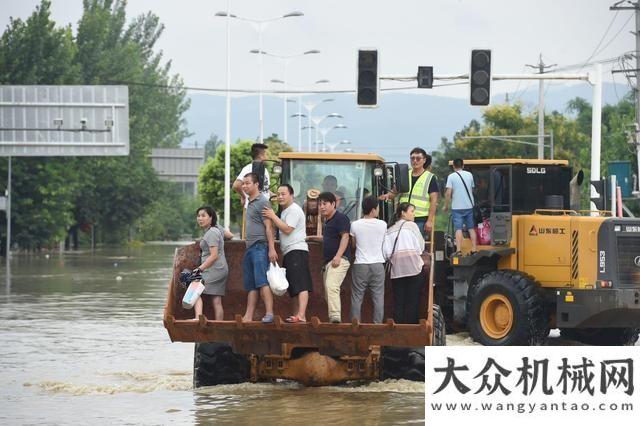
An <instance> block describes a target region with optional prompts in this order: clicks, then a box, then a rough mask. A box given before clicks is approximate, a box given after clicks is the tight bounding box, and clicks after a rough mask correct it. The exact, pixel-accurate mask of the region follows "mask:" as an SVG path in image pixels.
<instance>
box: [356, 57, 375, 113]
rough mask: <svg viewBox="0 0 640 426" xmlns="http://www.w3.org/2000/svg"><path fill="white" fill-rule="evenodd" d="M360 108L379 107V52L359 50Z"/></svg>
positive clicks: (358, 97) (358, 98) (358, 95)
mask: <svg viewBox="0 0 640 426" xmlns="http://www.w3.org/2000/svg"><path fill="white" fill-rule="evenodd" d="M357 100H358V105H359V106H364V107H375V106H378V51H377V50H375V49H368V50H366V49H361V50H358V93H357Z"/></svg>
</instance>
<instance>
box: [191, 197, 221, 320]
mask: <svg viewBox="0 0 640 426" xmlns="http://www.w3.org/2000/svg"><path fill="white" fill-rule="evenodd" d="M197 221H198V225H199V226H200V227H201V228H202V229H203V230H204V235H203V236H202V239H201V240H200V249H201V251H202V254H201V255H200V264H199V266H198V267H197V268H196V270H199V271H200V272H201V273H202V281H203V284H204V286H205V288H204V292H203V293H202V294H203V295H205V294H206V295H209V296H211V298H212V302H213V313H214V319H215V320H216V321H222V318H223V317H224V310H223V308H222V296H224V294H225V290H226V286H227V277H228V275H229V267H228V266H227V260H226V259H225V257H224V237H225V235H226V234H227V232H226V231H225V230H224V229H223V228H222V227H221V226H219V225H218V223H217V222H218V216H217V215H216V212H215V210H213V208H211V207H209V206H203V207H200V208H199V209H198V212H197ZM195 314H196V317H195V319H198V317H199V316H200V315H201V314H202V298H199V299H198V301H197V302H196V304H195Z"/></svg>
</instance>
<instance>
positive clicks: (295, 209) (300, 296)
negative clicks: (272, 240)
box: [262, 184, 313, 323]
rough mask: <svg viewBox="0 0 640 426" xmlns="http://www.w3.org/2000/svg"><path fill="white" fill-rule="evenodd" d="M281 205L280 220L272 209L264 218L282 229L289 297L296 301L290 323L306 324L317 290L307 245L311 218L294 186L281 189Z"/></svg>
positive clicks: (282, 246) (283, 185) (263, 214)
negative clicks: (297, 199)
mask: <svg viewBox="0 0 640 426" xmlns="http://www.w3.org/2000/svg"><path fill="white" fill-rule="evenodd" d="M278 204H279V205H280V209H281V213H280V217H278V216H277V215H276V213H275V212H274V211H273V210H272V209H270V208H267V207H265V208H264V209H262V216H263V217H265V218H269V219H271V221H272V222H273V223H274V224H275V225H276V226H277V227H278V229H279V230H280V250H281V251H282V254H283V256H284V259H283V261H282V264H283V266H284V267H285V268H286V270H287V272H286V274H287V281H289V289H288V291H289V295H290V296H291V297H292V298H293V300H294V304H295V306H294V310H293V315H291V316H290V317H289V318H287V319H286V321H287V322H293V323H297V322H306V321H307V318H306V311H307V303H308V302H309V293H310V292H311V291H312V290H313V284H312V282H311V271H310V270H309V246H308V245H307V243H306V238H307V231H306V221H307V218H306V216H305V214H304V211H302V208H301V207H300V206H299V205H297V204H296V203H295V202H294V201H293V187H291V185H289V184H282V185H280V187H279V188H278Z"/></svg>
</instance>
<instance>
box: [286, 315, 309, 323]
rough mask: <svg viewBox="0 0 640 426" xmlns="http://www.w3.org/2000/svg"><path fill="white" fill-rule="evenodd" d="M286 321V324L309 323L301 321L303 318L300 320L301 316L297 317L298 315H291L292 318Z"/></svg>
mask: <svg viewBox="0 0 640 426" xmlns="http://www.w3.org/2000/svg"><path fill="white" fill-rule="evenodd" d="M285 321H286V322H288V323H291V324H295V323H304V322H307V321H305V320H303V319H301V318H300V317H299V316H297V315H291V316H290V317H289V318H287V319H286V320H285Z"/></svg>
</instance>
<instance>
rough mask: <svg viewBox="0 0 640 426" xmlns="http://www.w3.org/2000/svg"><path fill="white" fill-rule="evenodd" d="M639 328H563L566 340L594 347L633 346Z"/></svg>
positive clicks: (562, 332)
mask: <svg viewBox="0 0 640 426" xmlns="http://www.w3.org/2000/svg"><path fill="white" fill-rule="evenodd" d="M639 333H640V329H638V328H561V329H560V335H561V336H562V337H564V338H565V339H569V340H576V341H578V342H581V343H584V344H586V345H593V346H633V345H635V344H636V342H637V341H638V334H639Z"/></svg>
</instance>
